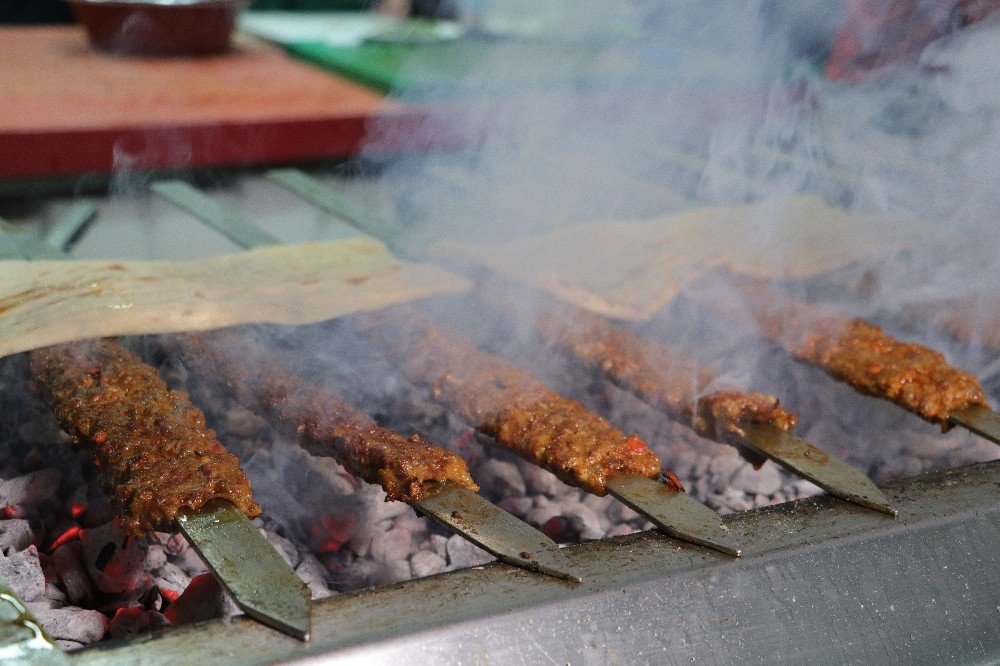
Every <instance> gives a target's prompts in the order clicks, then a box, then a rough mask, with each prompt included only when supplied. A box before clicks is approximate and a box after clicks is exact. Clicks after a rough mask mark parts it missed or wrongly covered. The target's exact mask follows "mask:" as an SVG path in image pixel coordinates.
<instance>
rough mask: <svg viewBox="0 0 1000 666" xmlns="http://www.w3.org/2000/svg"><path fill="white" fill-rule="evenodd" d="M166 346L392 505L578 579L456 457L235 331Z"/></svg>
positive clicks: (523, 562) (506, 557)
mask: <svg viewBox="0 0 1000 666" xmlns="http://www.w3.org/2000/svg"><path fill="white" fill-rule="evenodd" d="M163 344H164V346H165V347H167V348H168V349H169V350H170V351H172V352H175V353H177V354H178V355H179V356H180V357H181V359H182V360H183V361H184V363H185V365H186V366H187V368H188V369H189V370H190V371H191V372H193V373H194V374H195V375H198V376H199V377H202V378H204V379H207V380H209V381H211V382H213V383H215V384H217V385H219V386H221V387H223V388H224V389H225V390H227V391H228V392H229V393H230V394H231V395H233V397H234V398H235V399H236V400H237V401H238V402H240V403H241V404H242V405H243V406H244V407H246V408H248V409H250V410H252V411H255V412H259V413H260V414H262V415H264V416H265V417H267V418H268V419H269V420H270V421H271V422H272V423H273V424H274V425H275V427H276V428H277V429H278V430H280V431H282V432H283V433H285V435H286V436H289V437H291V438H293V439H295V440H297V441H298V442H299V443H300V444H301V446H302V447H303V448H304V449H305V450H306V451H308V452H309V453H310V454H312V455H317V456H328V457H332V458H334V459H335V460H336V461H337V462H338V463H340V464H341V465H342V466H343V467H344V468H345V469H346V470H347V471H348V472H349V473H351V474H353V475H354V476H357V477H359V478H361V479H364V480H365V481H367V482H369V483H374V484H379V485H381V486H382V487H383V488H384V489H385V491H386V500H387V501H388V500H399V501H403V502H408V503H410V504H411V505H413V506H414V507H415V508H416V509H417V510H418V511H421V512H422V513H426V514H429V515H431V516H432V517H434V518H435V519H437V520H439V521H441V522H443V523H445V524H446V525H447V526H448V527H450V528H451V529H453V530H455V531H457V532H458V533H459V534H462V535H463V536H464V537H466V538H467V539H469V540H471V541H473V542H474V543H476V544H478V545H480V546H481V547H483V548H484V549H485V550H488V551H489V552H491V553H493V554H494V555H496V556H497V557H499V558H500V559H501V560H503V561H505V562H508V563H510V564H513V565H515V566H520V567H526V568H528V569H531V570H534V571H540V572H543V573H548V574H551V575H555V576H557V577H561V578H566V579H569V580H575V581H579V577H578V576H577V575H576V574H575V573H574V572H573V571H572V570H571V568H570V566H569V563H568V562H567V561H566V559H565V556H564V555H563V554H562V553H560V552H559V549H558V547H557V546H556V544H555V543H553V542H552V541H551V540H550V539H549V538H548V537H546V536H545V535H544V534H542V533H541V532H538V531H537V530H535V529H534V528H532V527H530V526H529V525H527V524H526V523H523V522H521V521H519V520H517V519H516V518H514V517H513V516H511V515H509V514H507V513H506V512H504V511H502V510H501V509H499V508H497V507H495V506H493V505H492V504H489V503H488V502H486V501H485V500H483V499H482V498H481V497H479V495H477V494H476V491H477V490H478V487H477V486H476V484H475V483H474V482H473V480H472V477H471V476H469V470H468V468H467V467H466V464H465V461H464V460H462V458H461V457H459V456H458V455H457V454H455V453H453V452H451V451H449V450H447V449H443V448H440V447H438V446H435V445H434V444H431V443H430V442H427V441H424V440H423V439H421V438H420V437H419V436H416V435H414V436H411V437H404V436H403V435H401V434H399V433H397V432H394V431H392V430H388V429H386V428H382V427H380V426H379V425H378V424H376V423H375V421H374V419H372V418H371V417H369V416H368V415H367V414H364V413H363V412H361V411H360V410H358V409H356V408H355V407H353V406H352V405H350V404H348V403H347V402H346V401H344V400H342V399H340V398H339V397H337V396H335V395H333V394H332V393H330V392H329V391H328V390H326V389H324V388H323V387H321V386H318V385H316V384H313V383H310V382H308V381H306V380H305V379H303V378H302V377H300V376H298V375H296V374H294V373H292V372H291V371H290V370H288V368H287V366H286V365H285V364H283V363H281V362H280V361H275V360H272V359H273V358H274V357H275V356H276V354H275V353H274V352H271V351H270V350H267V349H265V348H264V347H263V346H261V345H259V344H256V343H254V342H253V341H251V340H249V339H248V338H246V337H245V336H242V335H239V334H238V333H235V332H232V331H221V332H216V333H211V334H187V335H175V336H166V337H164V338H163Z"/></svg>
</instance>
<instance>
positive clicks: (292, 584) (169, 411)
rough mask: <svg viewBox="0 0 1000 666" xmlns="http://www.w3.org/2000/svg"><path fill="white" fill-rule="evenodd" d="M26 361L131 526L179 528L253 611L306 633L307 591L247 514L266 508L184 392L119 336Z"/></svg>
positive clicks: (133, 530) (132, 529)
mask: <svg viewBox="0 0 1000 666" xmlns="http://www.w3.org/2000/svg"><path fill="white" fill-rule="evenodd" d="M28 364H29V370H30V373H31V376H32V379H33V384H34V387H35V389H36V391H37V392H38V393H39V394H40V395H41V397H42V399H43V400H44V401H45V402H46V403H47V404H48V406H49V408H50V409H51V410H52V413H53V414H54V415H55V417H56V419H57V420H58V421H59V423H60V425H61V426H62V428H63V429H64V430H65V431H66V432H67V433H69V435H70V436H71V437H72V438H73V441H74V442H75V443H76V444H77V445H80V446H83V447H85V448H86V449H88V451H89V452H90V453H91V454H92V456H93V460H94V464H95V465H96V466H97V468H98V469H99V470H100V472H101V475H102V478H103V480H104V482H105V484H106V485H107V486H108V487H109V488H110V490H111V492H112V494H113V496H114V499H115V502H116V504H117V507H118V510H119V514H120V515H121V518H122V522H123V524H124V527H125V529H126V531H127V532H129V533H130V534H133V535H140V534H143V533H144V532H145V531H146V530H149V529H156V530H169V529H172V528H176V527H180V528H181V530H182V531H183V532H184V533H185V535H186V536H187V537H188V538H189V539H190V540H191V541H192V543H193V545H194V546H195V548H196V549H197V550H198V552H199V553H201V554H202V556H203V557H204V558H205V559H206V561H207V562H208V564H209V566H210V567H211V568H212V571H213V572H214V573H215V575H216V576H217V577H218V578H219V579H220V581H221V582H222V584H223V585H224V586H225V587H226V588H227V589H228V590H229V591H230V592H231V593H232V594H233V597H234V598H235V599H236V602H237V603H238V604H239V606H240V607H241V608H242V609H243V610H244V611H246V613H247V614H248V615H250V616H252V617H255V618H257V619H258V620H261V621H263V622H265V623H266V624H269V625H271V626H273V627H275V628H277V629H279V630H281V631H284V632H286V633H289V634H292V635H294V636H296V637H298V638H302V639H306V638H307V637H308V635H309V595H308V591H307V590H306V588H305V585H303V584H302V582H301V581H300V580H299V579H298V577H297V576H296V575H295V572H293V571H292V570H291V569H290V568H289V567H288V565H287V564H285V562H284V560H283V559H282V558H281V556H280V555H278V554H277V553H276V552H275V551H274V549H273V548H272V547H271V546H270V544H268V543H267V541H266V540H265V539H264V537H263V536H261V534H260V532H259V531H258V530H257V529H256V528H255V527H254V526H253V525H252V524H251V523H250V522H249V520H248V516H249V517H254V516H257V515H259V514H260V507H259V506H257V503H256V502H255V501H254V500H253V497H252V496H251V488H250V482H249V480H248V479H247V478H246V475H245V474H244V473H243V470H242V469H241V468H240V466H239V461H238V460H237V459H236V457H235V456H234V455H232V454H231V453H229V452H228V451H226V450H225V449H224V448H223V446H222V444H221V443H220V442H219V440H218V439H217V438H216V436H215V433H214V432H212V431H211V430H210V429H208V428H207V427H205V416H204V414H203V413H202V412H201V410H199V409H198V408H196V407H194V406H193V405H192V404H191V403H190V401H189V400H188V397H187V394H186V393H183V392H180V391H171V390H170V389H169V388H168V387H167V385H166V384H165V383H164V382H163V380H162V379H160V377H159V376H158V375H157V374H156V370H154V369H153V368H152V367H150V366H148V365H145V364H144V363H142V361H141V360H140V358H139V357H138V356H137V355H136V354H134V353H132V352H130V351H128V350H127V349H125V348H124V347H123V346H122V345H121V344H120V343H118V342H117V341H114V340H94V341H86V342H74V343H69V344H63V345H57V346H54V347H47V348H44V349H38V350H35V351H33V352H31V354H30V356H29V362H28Z"/></svg>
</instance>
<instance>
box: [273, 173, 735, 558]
mask: <svg viewBox="0 0 1000 666" xmlns="http://www.w3.org/2000/svg"><path fill="white" fill-rule="evenodd" d="M267 177H268V178H269V179H271V180H272V181H274V182H275V183H278V184H279V185H281V186H283V187H285V188H286V189H288V190H289V191H291V192H293V193H295V194H296V195H298V196H299V197H301V198H303V199H305V200H306V201H309V202H310V203H312V204H313V205H315V206H317V207H318V208H320V209H321V210H323V211H325V212H327V213H331V214H333V215H337V216H338V217H341V218H342V219H344V220H345V221H347V222H349V223H350V224H352V225H354V226H355V227H357V228H359V229H360V230H361V231H363V232H365V233H371V232H372V228H373V227H382V226H384V225H383V224H382V223H381V220H380V219H379V218H377V217H376V216H374V215H372V214H370V213H368V212H367V211H365V210H363V209H362V208H361V207H360V206H358V205H356V204H354V203H353V202H351V201H349V200H347V199H346V198H345V197H341V196H339V195H337V194H336V193H334V192H333V191H332V190H330V188H329V187H326V186H325V185H324V184H323V183H321V182H320V181H318V180H316V179H314V178H312V177H311V176H308V175H306V174H304V173H302V172H301V171H299V170H297V169H278V170H273V171H270V172H268V174H267ZM607 487H608V490H609V491H610V492H611V494H612V495H614V496H615V497H617V498H618V499H620V500H621V501H622V502H624V503H625V504H627V505H628V506H629V507H631V508H632V509H633V510H635V511H637V512H639V513H641V514H642V515H644V516H645V517H646V518H648V519H649V520H650V521H652V522H653V523H654V524H656V525H657V526H658V527H660V529H662V530H663V531H664V532H665V533H667V534H668V535H670V536H672V537H675V538H678V539H681V540H684V541H689V542H692V543H696V544H698V545H702V546H706V547H708V548H712V549H714V550H718V551H720V552H723V553H727V554H730V555H736V556H738V555H739V554H740V547H739V546H738V545H737V544H736V543H735V542H733V541H732V540H731V539H729V538H728V537H727V535H726V532H725V529H726V528H725V525H724V524H723V523H722V521H721V520H720V518H719V516H718V514H716V513H715V512H714V511H712V510H711V509H710V508H708V507H707V506H705V505H704V504H701V503H700V502H698V501H697V500H695V499H693V498H691V497H689V496H688V495H686V494H685V493H684V492H682V491H679V490H676V489H674V488H671V487H669V486H667V485H665V484H663V483H660V482H658V481H655V480H652V479H646V478H644V477H639V476H619V477H616V478H615V479H613V480H612V481H611V482H609V483H608V484H607Z"/></svg>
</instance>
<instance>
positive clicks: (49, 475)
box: [0, 469, 62, 506]
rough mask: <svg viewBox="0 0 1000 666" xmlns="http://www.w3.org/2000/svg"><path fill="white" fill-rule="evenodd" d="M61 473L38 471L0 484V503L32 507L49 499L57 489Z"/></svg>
mask: <svg viewBox="0 0 1000 666" xmlns="http://www.w3.org/2000/svg"><path fill="white" fill-rule="evenodd" d="M61 480H62V473H61V472H60V471H59V470H57V469H40V470H38V471H37V472H31V473H30V474H24V475H21V476H18V477H15V478H13V479H7V480H6V481H4V482H3V483H0V503H3V504H5V505H8V506H10V505H13V506H34V505H36V504H38V503H39V502H40V501H42V500H46V499H49V498H50V497H52V495H53V494H54V491H55V490H56V489H58V488H59V483H60V481H61Z"/></svg>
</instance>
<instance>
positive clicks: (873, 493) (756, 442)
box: [740, 424, 899, 516]
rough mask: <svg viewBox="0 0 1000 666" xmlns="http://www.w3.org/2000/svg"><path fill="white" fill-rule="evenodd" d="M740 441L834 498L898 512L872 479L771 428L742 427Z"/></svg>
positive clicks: (766, 426) (761, 425) (784, 432)
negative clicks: (742, 435) (743, 436)
mask: <svg viewBox="0 0 1000 666" xmlns="http://www.w3.org/2000/svg"><path fill="white" fill-rule="evenodd" d="M743 430H744V432H745V433H746V437H745V438H743V439H742V440H741V441H740V445H741V446H745V447H746V448H748V449H750V450H751V451H753V452H754V453H758V454H760V455H762V456H764V457H766V458H769V459H771V460H773V461H774V462H776V463H777V464H779V465H781V466H782V467H784V468H785V469H787V470H788V471H790V472H791V473H793V474H797V475H798V476H801V477H802V478H804V479H807V480H809V481H812V482H813V483H815V484H816V485H817V486H819V487H820V488H822V489H823V490H825V491H827V492H828V493H830V494H831V495H834V496H835V497H839V498H841V499H843V500H847V501H848V502H854V503H856V504H860V505H862V506H865V507H868V508H870V509H875V510H876V511H882V512H884V513H888V514H889V515H891V516H896V515H898V514H899V511H898V510H897V509H896V508H895V507H894V506H892V504H891V503H890V501H889V498H888V497H886V496H885V494H884V493H883V492H882V491H881V490H879V488H878V486H876V485H875V484H874V483H873V482H872V480H871V479H869V478H868V477H867V476H865V475H864V474H863V473H861V471H860V470H858V469H856V468H855V467H853V466H851V465H849V464H848V463H847V462H845V461H844V460H841V459H840V458H838V457H837V456H834V455H831V454H829V453H827V452H826V451H824V450H823V449H821V448H819V447H817V446H814V445H813V444H810V443H809V442H807V441H805V440H804V439H800V438H798V437H796V436H795V435H793V434H792V433H791V432H788V431H787V430H782V429H780V428H777V427H775V426H773V425H770V424H750V425H746V426H743Z"/></svg>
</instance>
